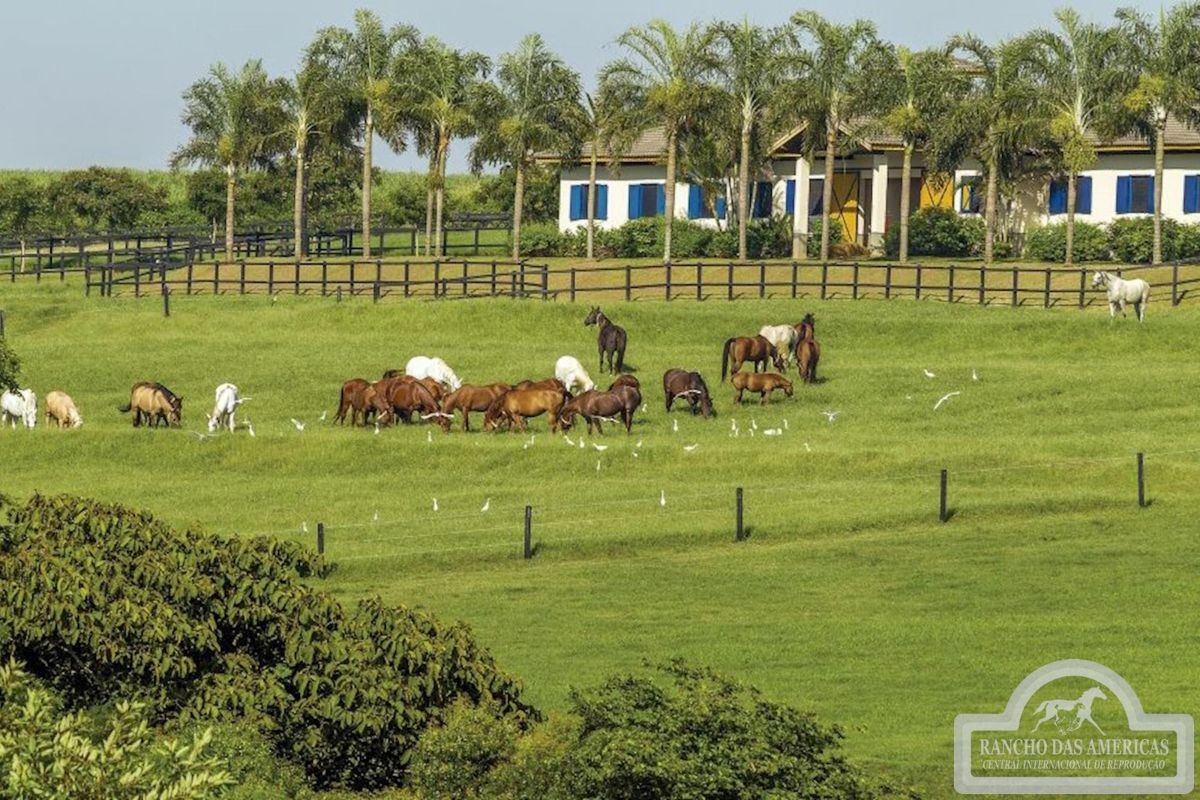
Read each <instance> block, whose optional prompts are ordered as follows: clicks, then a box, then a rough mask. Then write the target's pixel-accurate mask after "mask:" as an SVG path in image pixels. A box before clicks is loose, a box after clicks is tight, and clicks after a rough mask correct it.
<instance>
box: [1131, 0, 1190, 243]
mask: <svg viewBox="0 0 1200 800" xmlns="http://www.w3.org/2000/svg"><path fill="white" fill-rule="evenodd" d="M1117 21H1118V25H1119V28H1120V36H1121V39H1122V41H1123V42H1124V43H1125V45H1126V46H1125V47H1124V48H1123V53H1122V56H1121V59H1122V63H1123V64H1124V65H1125V67H1126V68H1127V69H1128V70H1130V72H1131V73H1132V75H1133V76H1134V79H1133V81H1132V83H1133V88H1132V90H1131V91H1129V92H1128V93H1127V94H1126V95H1125V98H1124V104H1125V108H1126V110H1127V111H1128V112H1129V114H1130V118H1129V119H1128V121H1127V123H1126V124H1125V125H1124V126H1123V127H1125V128H1126V129H1127V130H1132V131H1135V132H1137V133H1139V134H1140V135H1142V136H1143V137H1145V138H1146V139H1148V140H1149V141H1151V142H1152V143H1153V145H1154V253H1153V259H1152V260H1153V263H1155V264H1161V263H1162V192H1163V161H1164V160H1165V154H1166V141H1165V140H1166V131H1167V120H1168V118H1170V117H1172V116H1173V117H1175V118H1176V119H1178V120H1180V121H1181V122H1183V123H1184V124H1187V125H1192V126H1193V127H1194V126H1196V125H1197V124H1198V123H1200V112H1198V111H1197V105H1198V104H1200V3H1180V4H1179V5H1176V6H1173V7H1172V8H1171V9H1170V10H1160V11H1159V15H1158V20H1157V21H1155V20H1153V19H1152V18H1149V17H1146V16H1144V15H1143V14H1142V13H1141V12H1139V11H1137V10H1136V9H1132V8H1122V9H1119V10H1118V11H1117Z"/></svg>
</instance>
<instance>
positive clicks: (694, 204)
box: [688, 183, 704, 219]
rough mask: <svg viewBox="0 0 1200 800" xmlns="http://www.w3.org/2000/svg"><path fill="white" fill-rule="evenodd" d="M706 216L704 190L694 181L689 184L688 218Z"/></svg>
mask: <svg viewBox="0 0 1200 800" xmlns="http://www.w3.org/2000/svg"><path fill="white" fill-rule="evenodd" d="M703 216H704V190H703V189H701V188H700V187H699V186H697V185H696V184H694V183H691V184H688V219H700V218H701V217H703Z"/></svg>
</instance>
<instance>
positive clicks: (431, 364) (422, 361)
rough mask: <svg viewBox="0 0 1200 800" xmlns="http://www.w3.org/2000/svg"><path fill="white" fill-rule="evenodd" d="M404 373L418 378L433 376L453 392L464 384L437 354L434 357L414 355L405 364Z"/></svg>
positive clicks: (447, 389)
mask: <svg viewBox="0 0 1200 800" xmlns="http://www.w3.org/2000/svg"><path fill="white" fill-rule="evenodd" d="M404 374H406V375H411V376H412V377H414V378H417V379H418V380H419V379H421V378H433V379H434V380H435V381H437V382H438V383H440V384H441V385H442V386H443V387H445V389H446V391H448V392H453V391H454V390H455V389H457V388H458V387H460V386H462V381H460V380H459V379H458V376H457V375H455V374H454V370H452V369H450V367H449V365H447V364H446V362H445V361H442V360H441V359H440V358H437V357H436V356H435V357H434V358H427V357H426V356H413V357H412V358H410V359H409V360H408V363H407V364H405V366H404Z"/></svg>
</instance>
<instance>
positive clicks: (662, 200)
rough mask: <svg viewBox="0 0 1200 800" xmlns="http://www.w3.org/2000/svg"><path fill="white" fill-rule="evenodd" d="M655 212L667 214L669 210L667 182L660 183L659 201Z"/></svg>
mask: <svg viewBox="0 0 1200 800" xmlns="http://www.w3.org/2000/svg"><path fill="white" fill-rule="evenodd" d="M657 206H658V207H657V208H655V209H654V210H655V212H656V213H658V214H665V213H666V211H667V185H666V184H665V183H660V184H658V203H657Z"/></svg>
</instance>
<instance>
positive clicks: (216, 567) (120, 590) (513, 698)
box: [0, 495, 537, 788]
mask: <svg viewBox="0 0 1200 800" xmlns="http://www.w3.org/2000/svg"><path fill="white" fill-rule="evenodd" d="M4 512H5V517H6V518H7V521H6V522H0V658H17V659H18V660H21V661H23V662H24V663H26V664H27V665H28V667H29V669H30V671H31V672H32V673H33V674H34V675H36V676H38V677H39V678H41V679H42V680H45V681H46V682H47V683H48V684H50V685H51V687H53V688H54V689H55V690H56V691H58V692H59V693H60V694H61V695H62V696H63V698H64V701H65V702H67V703H68V704H69V705H70V706H73V707H83V706H88V705H93V704H97V703H103V702H108V701H110V700H112V699H114V698H132V699H137V700H140V701H142V702H146V703H147V704H148V705H149V708H150V710H151V712H152V713H153V714H155V715H156V716H158V717H161V718H170V717H177V718H178V720H179V722H180V723H188V722H191V721H195V720H229V719H238V718H242V717H247V718H249V719H251V720H261V721H262V723H263V724H265V725H268V726H269V728H270V730H271V735H272V739H273V741H274V744H275V746H276V748H277V750H278V751H279V752H280V753H281V754H283V755H285V756H286V757H288V758H290V759H292V760H293V761H295V763H297V764H299V765H301V766H302V767H303V768H304V769H305V770H306V772H307V774H308V777H309V779H310V780H311V781H312V782H313V783H314V784H315V785H317V786H330V785H346V786H349V787H353V788H377V787H383V786H392V785H399V784H400V783H401V781H402V780H403V777H404V773H405V769H406V765H407V761H408V754H409V751H410V749H411V748H412V746H413V745H414V744H415V743H416V742H417V740H418V739H419V738H420V736H421V734H422V733H423V732H424V731H425V729H426V728H427V727H428V726H429V725H430V724H432V723H435V722H437V721H439V720H440V719H441V718H442V717H443V716H444V714H445V713H446V710H447V709H448V708H449V707H450V706H451V705H452V704H453V703H454V702H455V701H456V700H460V699H461V700H463V701H465V702H468V703H477V704H480V705H481V706H484V707H487V708H491V709H495V713H497V714H500V715H503V716H506V717H511V718H512V719H513V720H514V721H515V722H516V723H517V724H525V723H526V722H527V721H528V720H530V719H532V718H534V717H536V715H537V712H536V711H535V710H534V709H532V708H531V707H529V706H528V705H526V704H525V703H524V702H522V700H521V696H520V691H521V690H520V687H519V686H518V684H517V683H516V682H514V681H513V680H512V679H511V678H510V677H508V676H507V675H505V674H504V673H502V672H500V671H499V669H498V668H497V667H496V664H495V662H494V660H493V659H492V656H491V655H490V654H489V653H487V652H486V651H485V650H483V649H481V648H480V647H479V646H478V645H477V644H476V642H475V640H474V638H473V636H472V635H471V632H470V631H469V630H468V629H467V628H466V627H465V626H463V625H461V624H454V625H443V624H441V623H439V622H438V621H436V620H434V619H433V618H432V617H430V616H428V615H426V614H424V613H419V612H416V611H412V610H409V609H406V608H389V607H386V606H384V605H383V604H382V603H381V602H380V601H379V600H377V599H368V600H365V601H362V602H360V603H359V604H358V605H357V606H356V607H354V608H351V609H343V607H342V606H341V605H340V604H339V603H338V602H337V601H336V600H335V599H334V598H333V597H332V596H331V595H329V594H326V593H324V592H321V591H319V590H317V589H314V588H311V587H309V586H306V585H305V584H303V583H302V582H301V581H300V578H301V577H302V576H305V575H320V574H323V573H324V571H325V569H326V567H325V565H324V563H323V561H322V560H321V559H320V558H319V557H317V556H315V555H313V554H312V553H311V552H310V551H308V550H306V549H305V548H303V547H301V546H299V545H297V544H295V543H291V542H281V541H278V540H273V539H268V538H260V537H255V538H250V537H246V538H241V537H239V538H233V539H222V538H219V537H215V536H211V535H205V534H203V533H199V532H195V531H177V530H174V529H172V528H170V527H168V526H166V525H164V524H163V523H161V522H158V521H157V520H155V519H154V518H153V517H151V516H149V515H148V514H144V513H138V512H134V511H130V510H128V509H125V508H123V507H121V506H115V505H106V504H101V503H96V502H92V501H87V500H81V499H77V498H71V497H55V498H49V497H43V496H40V495H35V496H33V497H32V498H30V499H29V500H28V501H27V502H26V503H25V504H24V505H12V504H6V506H5V508H4ZM48 587H49V588H48Z"/></svg>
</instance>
